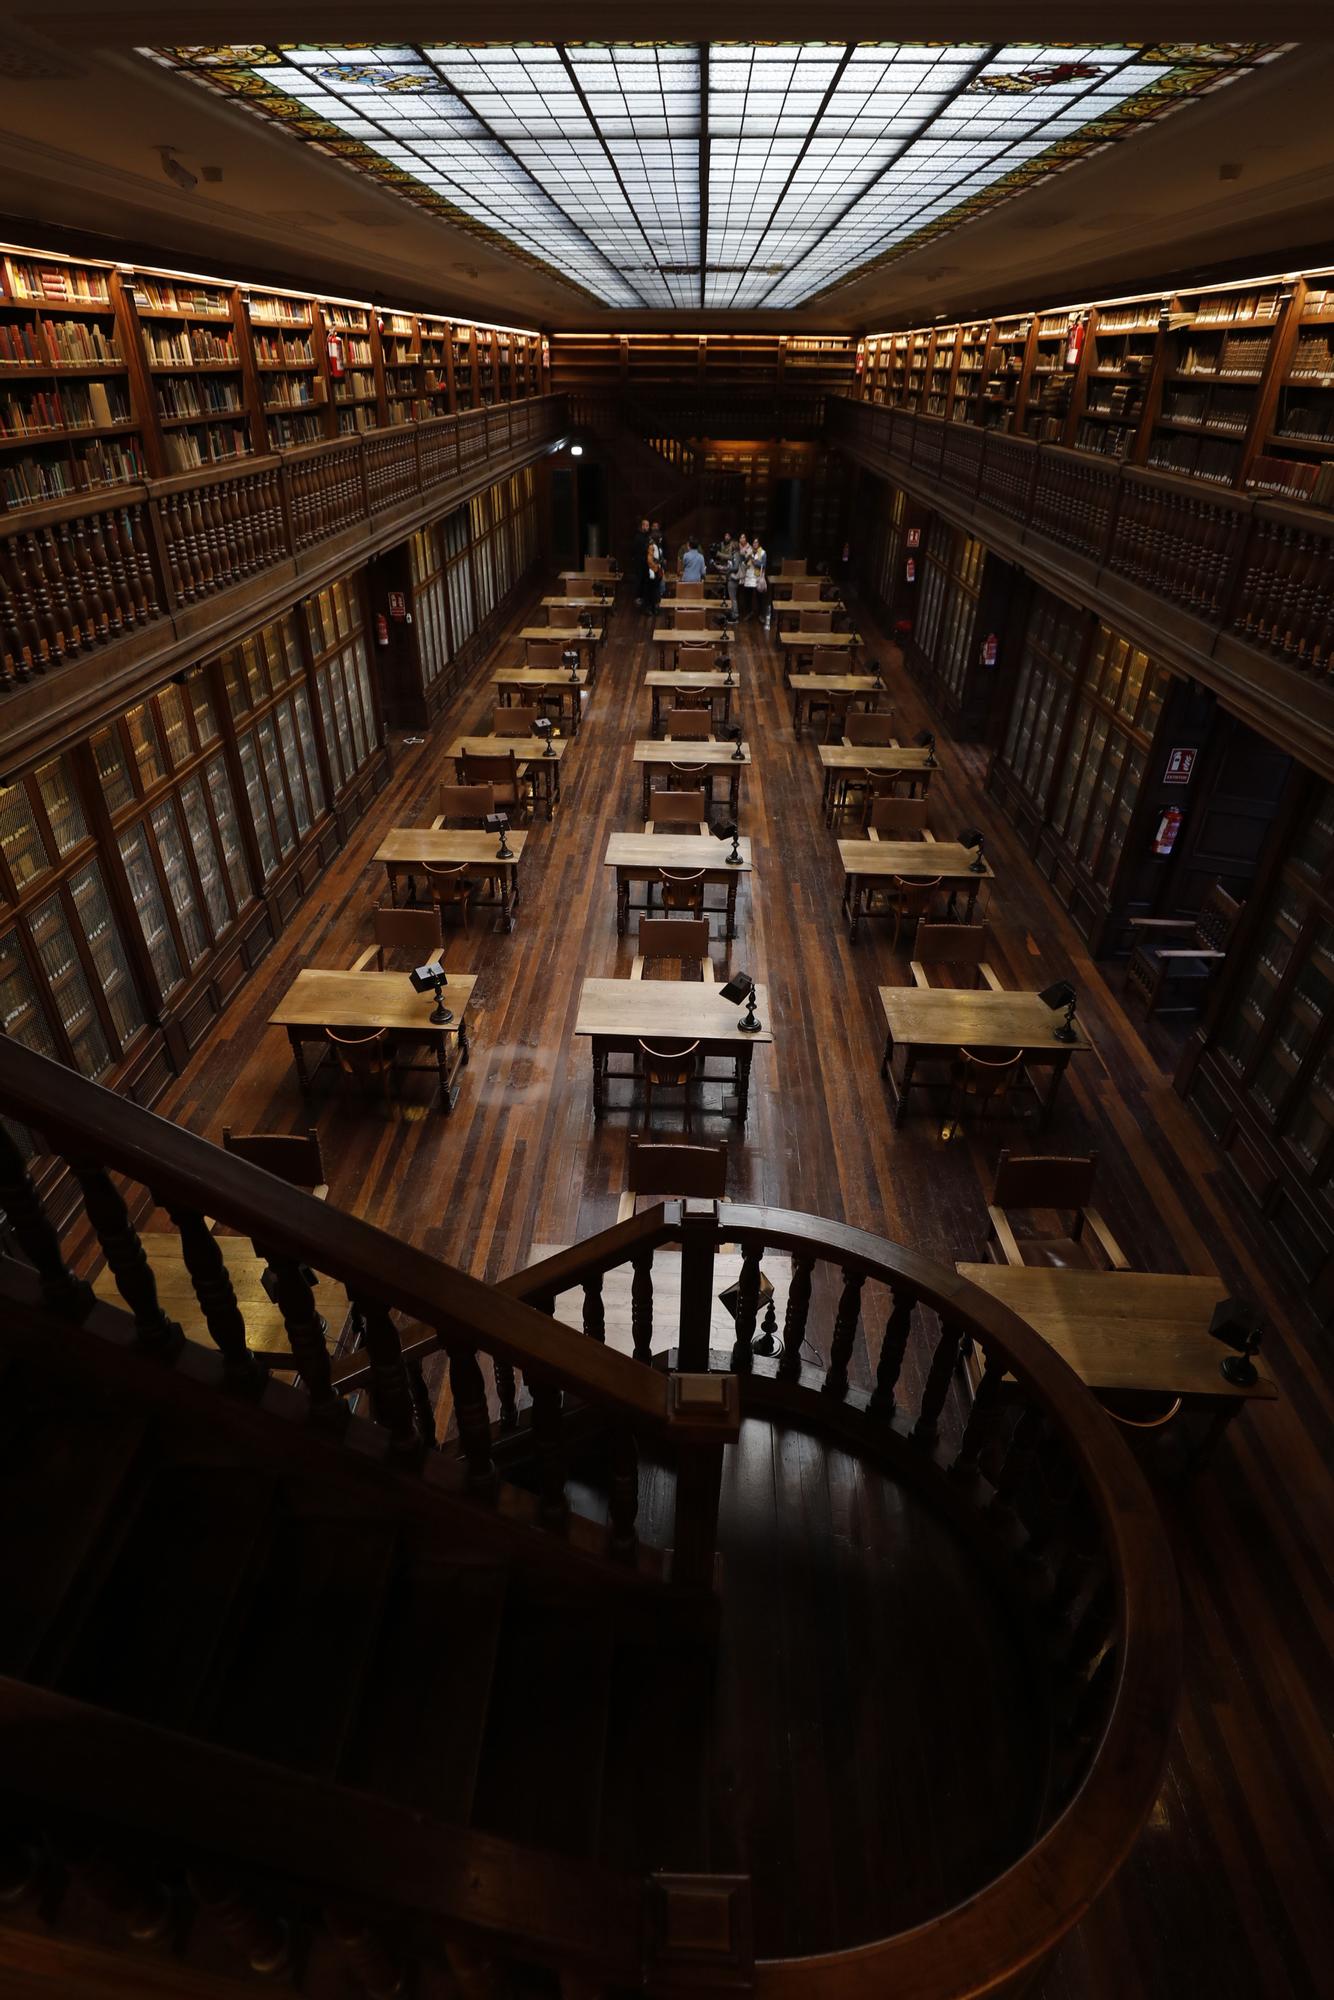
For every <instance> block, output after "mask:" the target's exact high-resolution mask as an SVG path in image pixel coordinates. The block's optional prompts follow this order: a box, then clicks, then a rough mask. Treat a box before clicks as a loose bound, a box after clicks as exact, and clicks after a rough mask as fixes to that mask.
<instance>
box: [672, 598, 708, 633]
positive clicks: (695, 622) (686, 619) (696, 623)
mask: <svg viewBox="0 0 1334 2000" xmlns="http://www.w3.org/2000/svg"><path fill="white" fill-rule="evenodd" d="M706 616H707V614H706V612H705V609H704V606H703V605H702V604H678V605H677V607H676V619H675V624H674V629H675V630H676V631H678V632H703V631H705V630H707V626H706V623H705V620H706Z"/></svg>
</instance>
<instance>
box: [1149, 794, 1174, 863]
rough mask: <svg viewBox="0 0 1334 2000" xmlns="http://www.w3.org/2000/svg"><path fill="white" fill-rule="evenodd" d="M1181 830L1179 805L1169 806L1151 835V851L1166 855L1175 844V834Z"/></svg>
mask: <svg viewBox="0 0 1334 2000" xmlns="http://www.w3.org/2000/svg"><path fill="white" fill-rule="evenodd" d="M1180 831H1181V807H1180V806H1169V807H1168V808H1167V811H1166V812H1165V813H1164V814H1163V816H1162V818H1161V819H1160V820H1159V822H1158V831H1157V832H1156V833H1155V834H1154V836H1153V851H1154V853H1155V854H1159V855H1162V856H1164V857H1166V856H1167V855H1169V854H1170V853H1171V852H1172V849H1173V848H1174V847H1175V846H1176V838H1177V835H1178V834H1179V833H1180Z"/></svg>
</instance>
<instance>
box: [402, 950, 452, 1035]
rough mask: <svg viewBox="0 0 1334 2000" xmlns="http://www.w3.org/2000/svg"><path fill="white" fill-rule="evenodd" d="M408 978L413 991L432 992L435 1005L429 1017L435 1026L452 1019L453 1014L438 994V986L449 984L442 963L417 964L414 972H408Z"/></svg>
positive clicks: (442, 1025)
mask: <svg viewBox="0 0 1334 2000" xmlns="http://www.w3.org/2000/svg"><path fill="white" fill-rule="evenodd" d="M408 980H409V983H410V984H411V987H412V990H413V992H414V993H434V995H435V1005H434V1007H433V1008H432V1009H431V1013H430V1019H431V1020H432V1021H433V1022H434V1023H435V1025H436V1027H437V1028H443V1027H444V1025H445V1022H446V1021H452V1020H453V1018H454V1016H453V1014H452V1013H451V1012H450V1010H449V1008H448V1007H446V1005H445V1003H444V1001H443V999H442V998H441V996H440V988H441V987H442V986H448V984H449V981H448V979H446V977H445V968H444V966H443V965H436V964H435V963H434V962H433V963H432V964H430V965H419V966H418V967H417V969H416V971H415V972H410V973H409V974H408Z"/></svg>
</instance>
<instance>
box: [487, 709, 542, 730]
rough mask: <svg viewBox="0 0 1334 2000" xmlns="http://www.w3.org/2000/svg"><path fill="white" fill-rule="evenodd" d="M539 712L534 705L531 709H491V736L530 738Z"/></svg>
mask: <svg viewBox="0 0 1334 2000" xmlns="http://www.w3.org/2000/svg"><path fill="white" fill-rule="evenodd" d="M539 713H540V711H539V709H538V708H537V706H536V704H534V705H533V706H532V707H531V708H493V709H492V711H491V734H492V735H493V736H531V735H532V733H533V724H534V723H535V722H536V721H537V718H538V715H539Z"/></svg>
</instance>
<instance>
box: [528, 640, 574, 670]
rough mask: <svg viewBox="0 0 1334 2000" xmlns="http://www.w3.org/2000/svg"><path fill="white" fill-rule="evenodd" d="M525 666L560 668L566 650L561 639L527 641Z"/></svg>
mask: <svg viewBox="0 0 1334 2000" xmlns="http://www.w3.org/2000/svg"><path fill="white" fill-rule="evenodd" d="M523 643H524V656H523V659H524V665H525V666H527V667H558V666H559V665H560V663H561V658H560V656H561V654H562V653H563V652H564V650H565V648H564V647H563V646H562V644H561V642H560V640H559V639H525V640H524V642H523Z"/></svg>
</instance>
